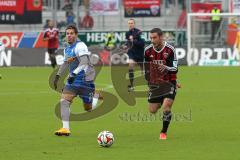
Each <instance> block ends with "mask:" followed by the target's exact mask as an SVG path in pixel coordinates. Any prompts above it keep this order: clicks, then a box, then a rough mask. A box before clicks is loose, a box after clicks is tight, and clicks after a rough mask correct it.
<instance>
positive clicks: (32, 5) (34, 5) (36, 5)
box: [26, 0, 42, 11]
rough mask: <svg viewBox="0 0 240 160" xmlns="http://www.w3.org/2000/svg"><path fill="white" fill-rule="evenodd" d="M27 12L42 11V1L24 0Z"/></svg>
mask: <svg viewBox="0 0 240 160" xmlns="http://www.w3.org/2000/svg"><path fill="white" fill-rule="evenodd" d="M26 1H27V10H28V11H42V0H26Z"/></svg>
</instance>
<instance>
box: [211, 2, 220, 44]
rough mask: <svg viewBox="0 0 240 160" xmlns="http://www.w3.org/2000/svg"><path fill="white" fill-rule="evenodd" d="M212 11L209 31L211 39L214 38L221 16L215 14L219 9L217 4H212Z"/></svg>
mask: <svg viewBox="0 0 240 160" xmlns="http://www.w3.org/2000/svg"><path fill="white" fill-rule="evenodd" d="M211 13H212V15H213V16H212V19H211V22H212V32H211V41H214V40H215V34H216V33H217V32H218V29H219V27H220V22H221V18H220V16H218V15H216V14H219V13H220V9H218V8H217V6H214V8H213V9H212V11H211Z"/></svg>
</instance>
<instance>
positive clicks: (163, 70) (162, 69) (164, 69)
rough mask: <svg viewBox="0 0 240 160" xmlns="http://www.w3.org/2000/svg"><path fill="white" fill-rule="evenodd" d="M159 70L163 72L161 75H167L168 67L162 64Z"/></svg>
mask: <svg viewBox="0 0 240 160" xmlns="http://www.w3.org/2000/svg"><path fill="white" fill-rule="evenodd" d="M158 69H159V71H160V72H161V73H164V74H165V73H167V71H168V70H167V66H166V65H163V64H160V65H159V66H158Z"/></svg>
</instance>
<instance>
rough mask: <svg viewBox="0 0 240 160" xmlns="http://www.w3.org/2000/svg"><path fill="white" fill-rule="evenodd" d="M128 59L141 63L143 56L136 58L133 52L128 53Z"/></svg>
mask: <svg viewBox="0 0 240 160" xmlns="http://www.w3.org/2000/svg"><path fill="white" fill-rule="evenodd" d="M127 54H128V57H129V59H132V60H134V61H135V62H137V63H143V56H136V55H135V53H133V52H128V53H127Z"/></svg>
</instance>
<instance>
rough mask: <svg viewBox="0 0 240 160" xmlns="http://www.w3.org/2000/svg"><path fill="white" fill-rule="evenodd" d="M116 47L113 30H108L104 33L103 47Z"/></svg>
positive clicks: (111, 48)
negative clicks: (108, 31)
mask: <svg viewBox="0 0 240 160" xmlns="http://www.w3.org/2000/svg"><path fill="white" fill-rule="evenodd" d="M115 47H116V39H115V36H114V33H113V32H110V33H108V34H107V35H106V41H105V47H104V48H105V49H107V50H113V49H115Z"/></svg>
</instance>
